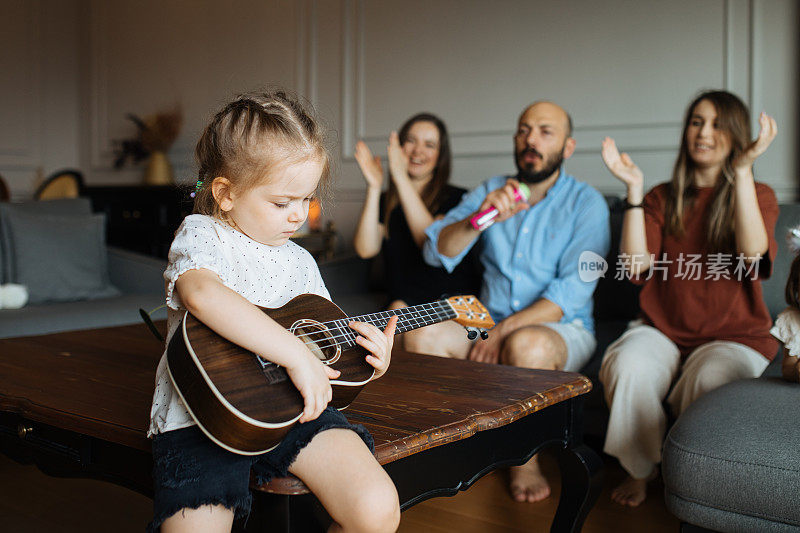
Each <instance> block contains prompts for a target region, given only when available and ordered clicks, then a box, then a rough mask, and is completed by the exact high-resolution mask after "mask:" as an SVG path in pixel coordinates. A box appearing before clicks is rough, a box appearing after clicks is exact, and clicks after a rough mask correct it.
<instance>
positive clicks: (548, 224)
mask: <svg viewBox="0 0 800 533" xmlns="http://www.w3.org/2000/svg"><path fill="white" fill-rule="evenodd" d="M571 134H572V120H571V119H570V117H569V115H568V114H567V113H566V111H564V109H562V108H561V107H559V106H558V105H556V104H554V103H552V102H536V103H534V104H532V105H531V106H529V107H528V108H526V109H525V110H524V111H523V113H522V115H521V116H520V117H519V122H518V125H517V132H516V134H515V135H514V152H515V161H516V166H517V174H516V175H515V176H514V177H505V176H496V177H494V178H491V179H489V180H488V181H486V182H484V183H483V184H482V185H481V186H479V187H478V188H476V189H475V190H473V191H471V192H469V193H468V194H466V195H465V196H464V198H463V199H462V201H461V203H460V204H459V205H458V206H456V207H455V208H453V209H452V210H450V211H449V212H448V213H447V215H445V217H444V218H443V219H441V220H438V221H435V222H434V223H433V224H432V225H431V226H429V227H428V229H427V230H426V234H427V236H428V240H427V242H426V244H425V247H424V255H425V259H426V261H428V262H429V263H431V264H433V265H440V266H443V267H444V268H446V269H447V270H448V271H451V270H452V269H453V268H454V267H455V266H456V265H457V264H458V263H459V262H460V261H461V259H462V258H463V257H464V256H465V255H466V254H467V252H468V251H469V250H470V248H471V247H472V246H473V245H475V243H476V242H477V241H478V239H480V240H481V245H482V246H483V249H482V251H481V255H480V259H481V263H482V264H483V266H484V269H485V270H484V275H483V287H482V289H481V301H482V302H483V303H484V304H485V305H486V307H487V308H488V309H489V312H490V313H491V315H492V317H493V318H494V320H495V322H496V326H495V327H494V328H493V329H492V330H491V332H490V334H489V338H488V339H487V340H485V341H478V342H472V341H470V340H468V339H467V337H466V335H465V333H464V330H463V328H461V327H460V326H458V325H457V324H455V323H454V322H443V323H441V324H437V325H434V326H428V327H425V328H421V329H418V330H416V331H414V332H409V333H407V334H406V339H405V343H406V344H405V346H406V348H407V349H409V350H411V351H416V352H420V353H428V354H432V355H440V356H448V357H456V358H461V359H463V358H469V359H471V360H474V361H482V362H486V363H497V362H502V363H505V364H510V365H515V366H521V367H526V368H542V369H552V370H562V369H563V370H569V371H577V370H579V369H580V368H581V367H582V366H583V365H584V364H585V363H586V362H587V361H588V360H589V359H590V358H591V356H592V354H593V353H594V349H595V345H596V342H595V338H594V323H593V320H592V293H593V292H594V288H595V285H596V284H597V276H596V275H592V273H591V272H586V271H583V270H582V267H583V268H585V267H586V265H587V263H588V262H589V261H587V260H586V259H585V258H586V257H589V258H591V259H595V260H596V259H597V256H599V257H600V258H603V257H605V256H606V254H607V252H608V248H609V243H610V233H609V223H608V216H609V215H608V206H607V204H606V202H605V200H604V198H603V197H602V195H600V193H598V192H597V191H596V190H595V189H593V188H592V187H590V186H589V185H587V184H585V183H582V182H579V181H577V180H576V179H575V178H573V177H572V176H570V175H569V174H567V173H565V172H564V171H563V169H562V168H561V167H562V163H563V161H564V159H567V158H569V157H570V156H571V155H572V154H573V152H574V151H575V139H573V138H572V137H571ZM520 183H526V184H527V185H528V187H529V188H530V192H531V195H530V198H529V200H528V202H527V203H525V202H516V201H515V199H514V198H515V196H514V192H515V189H516V188H517V187H518V186H519V184H520ZM489 207H494V208H496V209H497V210H498V212H499V214H498V216H497V218H496V219H495V222H494V224H493V225H492V226H490V227H489V228H488V229H485V230H484V231H483V232H479V231H478V230H476V229H474V228H473V227H472V225H471V224H470V222H469V220H470V218H472V216H473V215H474V214H476V213H478V212H481V211H483V210H484V209H487V208H489ZM582 254H583V257H582ZM593 254H597V255H596V256H594V255H593ZM511 492H512V495H513V497H514V499H515V500H517V501H529V502H534V501H538V500H541V499H544V498H546V497H547V496H548V495H549V494H550V486H549V484H548V483H547V480H546V479H545V478H544V477H543V476H542V474H541V471H540V470H539V466H538V464H537V462H536V457H534V458H533V459H531V461H529V462H528V464H526V465H523V466H520V467H515V468H512V470H511Z"/></svg>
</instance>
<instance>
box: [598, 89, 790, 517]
mask: <svg viewBox="0 0 800 533" xmlns="http://www.w3.org/2000/svg"><path fill="white" fill-rule="evenodd" d="M759 123H760V127H761V129H760V132H759V135H758V138H757V139H756V140H755V141H751V139H752V137H751V132H750V119H749V112H748V110H747V107H746V106H745V105H744V103H742V101H741V100H740V99H739V98H737V97H736V96H735V95H733V94H731V93H729V92H726V91H707V92H704V93H702V94H700V95H699V96H698V97H697V98H696V99H695V100H694V101H693V102H692V103H691V104H690V105H689V107H688V109H687V112H686V116H685V119H684V125H683V133H682V136H681V147H680V151H679V153H678V158H677V160H676V162H675V168H674V170H673V174H672V180H671V181H670V182H668V183H662V184H660V185H657V186H656V187H654V188H653V189H652V190H650V192H648V193H647V194H646V195H645V194H644V176H643V174H642V171H641V170H639V168H638V167H637V166H636V165H635V164H634V163H633V161H632V160H631V158H630V157H629V156H628V155H627V154H622V155H620V153H619V151H618V150H617V147H616V145H615V143H614V141H613V140H612V139H610V138H606V139H605V141H604V142H603V150H602V154H603V160H604V162H605V164H606V166H607V167H608V168H609V170H610V171H611V173H612V174H614V176H616V177H617V178H619V179H620V180H621V181H622V182H623V183H625V185H626V187H627V191H628V196H627V199H626V206H625V207H626V212H625V217H624V219H623V224H622V239H621V243H620V257H619V261H618V265H623V266H624V267H625V269H626V271H627V273H628V274H629V275H630V276H631V279H632V281H634V282H636V283H642V284H643V285H644V286H643V287H642V292H641V293H640V296H639V303H640V309H641V314H640V319H639V320H636V321H634V322H631V324H629V326H628V329H627V330H626V331H625V333H623V335H622V336H621V337H620V338H619V339H617V340H616V341H615V342H614V343H612V344H611V345H610V346H609V347H608V349H607V350H606V353H605V356H604V357H603V363H602V367H601V369H600V381H601V382H602V383H603V385H604V387H605V396H606V401H607V403H608V405H609V409H610V417H609V423H608V432H607V435H606V442H605V447H604V451H605V452H606V453H608V454H609V455H613V456H615V457H617V458H618V459H619V461H620V464H621V465H622V467H623V468H624V469H625V470H626V471H627V472H628V478H627V479H626V480H625V481H624V482H623V483H622V484H621V485H620V486H619V487H617V488H616V489H615V490H614V491H613V493H612V496H611V497H612V499H613V500H615V501H616V502H618V503H621V504H623V505H630V506H636V505H639V504H640V503H641V502H642V501H644V499H645V496H646V486H647V481H648V480H650V479H652V478H654V477H655V476H656V472H657V469H656V467H657V465H658V463H660V462H661V447H662V444H663V440H664V434H665V431H666V420H667V418H666V414H665V412H664V409H663V407H662V402H663V401H664V399H665V398H666V400H667V403H668V404H669V406H670V409H671V411H672V413H673V414H674V415H675V416H678V415H680V413H681V412H683V411H684V410H685V409H686V407H687V406H688V405H689V404H691V403H692V402H693V401H694V400H696V399H697V398H698V397H700V396H701V395H703V394H704V393H706V392H708V391H709V390H711V389H714V388H716V387H719V386H720V385H723V384H725V383H728V382H730V381H734V380H737V379H743V378H750V377H756V376H758V375H760V374H761V373H762V372H763V370H764V368H766V366H767V364H768V363H769V361H770V360H771V359H772V358H774V357H775V354H776V351H777V348H778V344H777V342H776V341H775V340H774V339H773V338H772V337H771V336H770V334H769V329H770V326H771V320H770V315H769V312H768V311H767V307H766V305H765V303H764V301H763V298H762V293H761V282H760V280H761V279H763V278H765V277H768V276H769V275H770V273H771V270H772V261H773V259H774V257H775V253H776V250H777V243H776V241H775V239H774V236H773V235H774V228H775V222H776V220H777V217H778V204H777V201H776V199H775V193H774V192H773V191H772V189H771V188H770V187H769V186H767V185H765V184H763V183H757V182H755V180H754V177H753V163H754V162H755V160H756V159H757V158H758V157H759V156H760V155H761V154H762V153H764V151H765V150H766V149H767V147H768V146H769V144H770V143H771V142H772V140H773V139H774V138H775V135H776V134H777V126H776V124H775V120H774V119H772V118H771V117H769V116H767V115H766V114H764V113H761V115H760V117H759ZM676 378H677V379H676Z"/></svg>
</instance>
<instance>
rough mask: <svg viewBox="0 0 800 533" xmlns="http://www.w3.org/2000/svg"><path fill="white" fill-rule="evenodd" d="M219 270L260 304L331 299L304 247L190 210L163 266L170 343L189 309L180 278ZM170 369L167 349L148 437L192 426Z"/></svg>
mask: <svg viewBox="0 0 800 533" xmlns="http://www.w3.org/2000/svg"><path fill="white" fill-rule="evenodd" d="M200 268H204V269H208V270H211V271H213V272H215V273H216V274H217V275H218V276H219V278H220V280H222V283H223V284H225V286H226V287H228V288H230V289H233V290H234V291H236V292H238V293H239V294H241V295H242V296H244V297H245V298H247V299H248V300H249V301H250V302H252V303H253V304H255V305H259V306H261V307H271V308H274V307H280V306H282V305H284V304H285V303H286V302H288V301H289V300H291V299H292V298H294V297H295V296H299V295H301V294H306V293H311V294H317V295H319V296H322V297H324V298H328V299H330V294H329V293H328V289H326V288H325V283H324V282H323V281H322V276H321V275H320V273H319V268H318V267H317V264H316V263H315V262H314V259H313V258H312V257H311V254H309V253H308V252H307V251H306V250H305V249H303V248H302V247H300V246H298V245H297V244H295V243H294V242H292V241H289V242H287V243H286V244H284V245H282V246H268V245H266V244H261V243H258V242H256V241H254V240H252V239H251V238H250V237H248V236H247V235H245V234H243V233H241V232H240V231H237V230H235V229H233V228H232V227H230V226H228V225H227V224H224V223H222V222H220V221H218V220H215V219H214V218H212V217H209V216H206V215H190V216H188V217H186V219H184V221H183V223H182V224H181V227H180V228H178V231H177V232H176V233H175V239H174V240H173V241H172V245H171V246H170V249H169V264H168V265H167V269H166V270H165V271H164V279H165V280H166V298H167V307H168V314H167V341H166V342H167V344H169V341H170V339H171V338H172V335H173V334H174V333H175V331H176V330H177V329H178V326H179V325H180V323H181V319H182V318H183V315H184V313H185V312H186V309H185V308H184V307H183V304H182V303H181V300H180V297H179V296H178V294H177V293H176V292H175V291H174V289H175V281H176V280H177V279H178V277H179V276H180V275H181V274H183V273H184V272H186V271H187V270H192V269H200ZM194 423H195V422H194V420H192V417H191V415H190V414H189V412H188V411H187V410H186V407H185V406H184V404H183V402H182V401H181V399H180V397H179V396H178V393H177V392H176V391H175V388H174V387H173V386H172V382H171V381H170V379H169V375H168V374H167V352H166V349H165V350H164V354H163V355H162V356H161V361H159V363H158V370H157V372H156V390H155V393H154V394H153V406H152V408H151V410H150V430H149V431H148V432H147V436H148V437H151V436H152V435H154V434H156V433H163V432H165V431H172V430H175V429H180V428H184V427H187V426H191V425H193V424H194Z"/></svg>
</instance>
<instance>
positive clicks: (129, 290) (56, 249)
mask: <svg viewBox="0 0 800 533" xmlns="http://www.w3.org/2000/svg"><path fill="white" fill-rule="evenodd" d="M14 214H16V215H18V216H19V217H20V218H18V219H14ZM92 217H95V219H94V220H93V221H92V220H91V219H92ZM73 219H74V220H76V221H78V222H76V225H75V227H76V228H86V227H87V226H85V225H81V224H83V222H85V221H89V224H90V226H88V230H87V231H94V233H93V234H92V235H90V236H87V235H84V234H82V233H80V232H77V231H74V228H71V227H61V228H53V230H52V231H49V230H47V228H46V226H45V232H46V235H43V232H42V228H41V227H39V228H38V229H37V226H41V224H38V222H43V223H46V222H52V221H55V222H59V221H64V220H73ZM31 220H35V221H37V223H30V221H31ZM20 221H21V222H23V223H26V224H25V226H24V227H20V228H17V229H16V231H12V230H15V227H14V224H15V223H18V222H20ZM102 228H103V227H102V220H101V219H96V215H92V213H91V207H90V204H89V202H88V200H86V199H71V200H57V201H41V202H26V203H23V204H0V252H2V253H0V259H2V261H0V263H2V268H0V273H1V274H2V281H3V282H5V283H8V282H15V283H23V284H26V285H27V284H28V283H38V281H37V279H34V278H31V276H30V275H28V276H27V277H26V274H28V273H26V272H17V270H21V268H22V267H20V268H14V266H15V265H14V261H15V259H19V260H21V261H22V260H25V261H27V263H26V264H27V265H32V267H31V268H28V270H34V271H38V272H39V276H40V277H42V275H44V277H47V274H48V272H53V271H55V270H58V268H57V267H59V268H60V267H61V266H62V263H63V262H69V261H70V257H69V256H70V251H71V250H70V240H71V239H72V240H74V241H75V243H76V244H75V246H76V247H78V249H77V250H75V253H81V252H82V249H81V248H80V247H81V246H83V247H85V246H90V247H91V250H90V251H91V252H96V253H97V254H101V255H100V257H101V258H102V259H103V260H102V261H99V263H100V264H101V265H102V268H104V269H105V270H106V271H105V272H102V274H103V276H102V277H103V280H102V282H103V283H104V284H105V285H108V284H110V287H106V288H104V289H103V290H101V291H95V293H96V294H100V295H102V296H104V297H96V298H80V299H78V298H74V299H73V298H70V297H69V295H68V294H65V293H63V292H58V290H56V294H57V296H58V298H55V299H54V301H48V300H47V299H46V297H45V296H43V295H42V292H41V291H39V299H40V300H41V299H42V298H44V301H37V302H34V303H29V304H28V305H26V306H24V307H22V308H20V309H0V338H4V337H19V336H25V335H42V334H46V333H55V332H59V331H69V330H78V329H89V328H97V327H104V326H117V325H123V324H134V323H137V322H138V323H141V320H142V319H141V317H140V315H139V308H144V309H146V310H148V311H149V310H151V309H154V308H156V307H158V306H160V305H161V304H162V303H163V300H164V296H163V292H164V281H163V278H162V274H163V272H164V267H165V262H164V261H162V260H160V259H155V258H151V257H147V256H144V255H140V254H136V253H132V252H128V251H125V250H121V249H117V248H107V247H106V246H105V243H104V240H103V237H104V234H103V231H102ZM58 230H61V231H62V233H63V235H62V234H59V233H58ZM48 239H50V240H48ZM53 239H56V240H55V241H53ZM23 241H24V242H23ZM95 241H96V242H95ZM77 243H80V244H77ZM64 244H66V246H64ZM37 247H38V248H41V256H40V257H36V256H34V257H30V255H31V253H32V252H31V250H33V251H34V252H33V253H39V252H36V249H37ZM26 250H27V251H26ZM25 253H27V254H28V256H27V257H21V256H23V255H25ZM17 256H20V257H17ZM78 259H81V258H78ZM68 272H69V274H70V275H73V274H75V275H78V276H79V275H81V274H82V272H81V270H80V269H78V270H76V271H68ZM83 274H84V275H89V274H94V275H97V274H98V273H97V272H94V273H92V272H90V273H89V274H86V273H83ZM53 278H55V281H51V280H45V281H44V282H42V284H43V285H45V287H44V288H43V289H42V290H45V291H46V290H53V289H54V288H53V286H52V285H53V284H54V283H60V280H59V279H58V277H57V275H55V274H54V275H53ZM48 283H49V286H48ZM56 289H57V287H56ZM31 292H32V294H33V293H34V292H35V291H34V290H33V288H31ZM165 317H166V312H165V311H164V310H163V309H162V310H159V311H157V312H156V313H154V314H153V318H154V319H158V318H165Z"/></svg>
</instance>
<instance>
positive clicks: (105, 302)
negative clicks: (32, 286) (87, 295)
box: [0, 247, 167, 338]
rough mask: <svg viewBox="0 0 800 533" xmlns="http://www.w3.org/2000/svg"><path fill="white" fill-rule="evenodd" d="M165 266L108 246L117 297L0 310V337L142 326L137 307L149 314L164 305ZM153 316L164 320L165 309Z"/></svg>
mask: <svg viewBox="0 0 800 533" xmlns="http://www.w3.org/2000/svg"><path fill="white" fill-rule="evenodd" d="M165 267H166V262H165V261H163V260H161V259H156V258H153V257H148V256H145V255H141V254H136V253H133V252H128V251H126V250H122V249H119V248H112V247H109V248H108V268H109V276H110V278H111V283H112V284H113V285H114V286H115V287H116V288H118V289H119V290H120V292H121V294H120V295H119V296H113V297H111V298H101V299H97V300H79V301H73V302H55V303H42V304H35V305H26V306H25V307H22V308H20V309H0V338H6V337H22V336H26V335H44V334H46V333H56V332H59V331H71V330H78V329H91V328H101V327H110V326H122V325H125V324H135V323H141V322H142V318H141V316H140V315H139V308H142V309H145V310H147V311H150V310H152V309H155V308H156V307H158V306H160V305H162V304H163V303H164V278H163V277H162V275H163V274H164V268H165ZM152 317H153V319H154V320H158V319H162V318H166V317H167V313H166V310H164V309H159V310H158V311H156V312H155V313H153V315H152Z"/></svg>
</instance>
